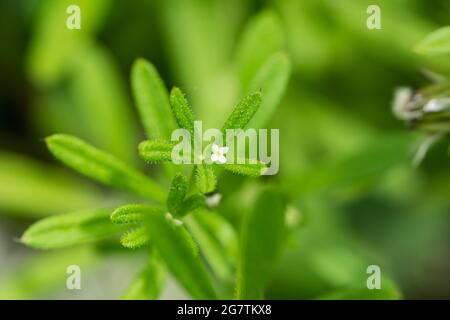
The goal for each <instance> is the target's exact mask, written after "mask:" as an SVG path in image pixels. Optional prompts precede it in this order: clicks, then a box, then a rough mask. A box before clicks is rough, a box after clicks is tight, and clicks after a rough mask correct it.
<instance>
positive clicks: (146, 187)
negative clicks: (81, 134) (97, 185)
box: [46, 134, 165, 202]
mask: <svg viewBox="0 0 450 320" xmlns="http://www.w3.org/2000/svg"><path fill="white" fill-rule="evenodd" d="M46 142H47V146H48V148H49V150H50V152H51V153H52V154H53V155H54V156H55V157H56V158H57V159H59V160H60V161H62V162H63V163H64V164H66V165H67V166H69V167H71V168H72V169H74V170H76V171H78V172H80V173H81V174H84V175H85V176H88V177H90V178H92V179H95V180H97V181H100V182H102V183H104V184H106V185H109V186H111V187H116V188H119V189H123V190H127V191H130V192H133V193H136V194H138V195H140V196H143V197H146V198H149V199H152V200H156V201H161V202H162V201H164V200H165V192H164V189H162V188H161V187H160V186H159V185H158V184H156V183H155V182H154V181H152V180H151V179H150V178H148V177H146V176H144V175H143V174H141V173H140V172H138V171H135V170H134V169H132V168H129V167H128V166H127V165H126V164H124V163H123V162H121V161H119V160H118V159H116V158H115V157H113V156H112V155H110V154H108V153H105V152H103V151H101V150H98V149H96V148H94V147H92V146H91V145H89V144H87V143H86V142H84V141H82V140H80V139H78V138H76V137H72V136H69V135H64V134H56V135H53V136H50V137H48V138H47V139H46Z"/></svg>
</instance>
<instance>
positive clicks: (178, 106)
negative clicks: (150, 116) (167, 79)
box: [170, 88, 194, 137]
mask: <svg viewBox="0 0 450 320" xmlns="http://www.w3.org/2000/svg"><path fill="white" fill-rule="evenodd" d="M170 106H171V107H172V111H173V114H174V115H175V119H176V121H177V123H178V126H179V127H180V128H184V129H186V130H189V132H190V133H191V137H193V136H194V115H193V113H192V110H191V107H190V106H189V103H188V101H187V99H186V97H185V96H184V94H183V92H181V90H180V89H179V88H173V89H172V91H171V92H170Z"/></svg>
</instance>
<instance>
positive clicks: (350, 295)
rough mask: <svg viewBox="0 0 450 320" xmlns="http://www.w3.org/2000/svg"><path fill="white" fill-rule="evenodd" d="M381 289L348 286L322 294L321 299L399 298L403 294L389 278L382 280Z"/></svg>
mask: <svg viewBox="0 0 450 320" xmlns="http://www.w3.org/2000/svg"><path fill="white" fill-rule="evenodd" d="M381 283H382V285H381V288H380V289H372V290H370V289H368V288H348V289H342V290H337V291H335V292H332V293H329V294H326V295H323V296H320V297H319V299H320V300H399V299H401V294H400V292H399V291H398V289H397V287H396V286H395V285H394V284H393V283H392V282H391V281H390V280H389V279H388V278H387V277H383V279H382V280H381Z"/></svg>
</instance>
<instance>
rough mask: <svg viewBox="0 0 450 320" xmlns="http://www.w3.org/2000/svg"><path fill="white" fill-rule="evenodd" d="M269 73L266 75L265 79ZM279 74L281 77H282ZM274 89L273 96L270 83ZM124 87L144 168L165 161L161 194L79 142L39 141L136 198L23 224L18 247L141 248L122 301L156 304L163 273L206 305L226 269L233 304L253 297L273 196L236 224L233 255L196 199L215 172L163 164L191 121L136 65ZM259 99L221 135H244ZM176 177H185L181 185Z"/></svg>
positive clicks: (259, 282) (246, 103)
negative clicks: (141, 258)
mask: <svg viewBox="0 0 450 320" xmlns="http://www.w3.org/2000/svg"><path fill="white" fill-rule="evenodd" d="M273 64H274V60H273V59H271V60H269V61H268V62H267V64H265V65H264V66H263V69H262V71H261V72H260V73H258V74H257V76H256V80H255V81H262V82H263V83H265V82H266V77H264V74H267V71H266V70H277V68H276V67H273ZM269 74H270V77H271V78H273V77H274V76H273V73H272V72H269ZM278 74H280V72H278ZM281 76H282V77H285V75H284V73H283V72H282V71H281ZM275 78H277V77H276V76H275ZM275 80H276V79H275ZM276 85H277V86H278V89H277V90H280V89H281V88H280V85H279V83H278V84H276ZM132 87H133V92H134V95H135V100H136V103H137V106H138V110H139V113H140V116H141V119H142V122H143V124H144V128H145V130H146V132H147V135H148V136H149V138H150V139H149V140H146V141H144V142H142V143H141V144H140V145H139V154H140V156H141V157H142V158H143V159H144V160H146V161H148V162H150V163H165V165H166V169H167V170H166V173H167V176H169V177H172V179H171V184H170V188H169V190H168V191H166V190H165V188H164V187H163V186H161V184H160V183H158V182H156V181H154V180H153V179H152V178H150V177H148V176H146V175H145V174H143V173H140V172H139V171H137V170H135V169H134V168H132V167H130V166H129V165H127V164H126V163H125V162H123V161H121V160H119V159H117V158H116V157H115V156H113V155H111V154H109V153H107V152H104V151H102V150H99V149H97V148H95V147H93V146H91V145H89V144H88V143H86V142H84V141H83V140H81V139H79V138H76V137H74V136H70V135H65V134H55V135H52V136H50V137H48V138H47V139H46V140H45V141H46V144H47V147H48V149H49V150H50V152H51V153H52V154H53V155H54V157H55V158H57V159H58V160H60V161H61V162H63V163H64V164H65V165H67V166H68V167H70V168H72V169H74V170H76V171H78V172H79V173H81V174H83V175H85V176H87V177H89V178H91V179H94V180H96V181H98V182H100V183H102V184H104V185H107V186H110V187H113V188H117V189H120V190H123V191H127V192H129V193H131V194H134V195H136V196H139V197H141V198H142V199H143V201H141V203H139V204H126V205H122V206H119V207H118V208H116V209H93V210H91V211H83V212H73V213H68V214H63V215H58V216H54V217H49V218H45V219H42V220H40V221H38V222H36V223H35V224H33V225H32V226H30V227H29V228H28V229H27V230H26V231H25V233H24V234H23V236H22V238H21V241H22V242H23V243H25V244H27V245H28V246H31V247H33V248H38V249H56V248H62V247H67V246H72V245H79V244H89V243H96V242H98V241H100V240H107V239H111V238H115V237H117V236H119V235H121V238H120V243H121V244H122V246H124V247H126V248H130V249H136V248H140V247H145V248H146V249H147V251H148V253H149V261H148V264H147V266H146V267H145V269H144V270H143V271H142V273H141V274H140V275H139V276H138V278H137V279H136V280H135V281H134V282H133V283H132V284H131V286H130V288H129V289H128V291H127V292H126V293H125V295H124V297H125V298H130V299H153V298H157V297H158V293H159V291H160V289H161V287H162V283H163V279H164V270H165V269H168V270H169V271H170V273H171V274H172V275H173V276H174V277H175V278H176V279H177V280H178V282H179V283H180V284H181V285H182V286H183V287H184V288H185V290H186V291H187V292H188V293H189V294H190V295H191V296H192V297H193V298H196V299H215V298H218V297H221V296H224V294H223V293H222V295H221V294H220V293H218V292H223V290H224V289H223V287H224V281H225V280H229V279H230V276H231V277H232V273H233V269H234V265H236V264H237V274H238V276H237V291H236V293H237V298H262V297H263V292H264V289H265V287H266V285H267V282H268V280H269V276H270V273H271V271H272V268H273V265H274V261H275V258H276V257H277V256H278V255H279V253H280V250H281V247H282V241H283V237H284V232H283V230H284V211H285V200H284V197H283V195H282V194H280V193H279V192H276V191H274V190H272V189H270V188H269V189H265V191H263V192H262V193H261V195H260V196H259V197H258V199H257V200H256V205H255V209H254V210H252V212H251V213H250V214H249V215H248V216H246V217H245V218H244V222H243V224H242V230H241V233H242V237H240V240H239V241H240V245H239V249H238V251H239V254H236V252H235V251H236V249H235V246H236V242H237V241H238V240H237V239H236V235H235V231H234V230H233V228H231V227H228V226H227V223H226V221H225V220H224V219H223V218H221V217H220V216H219V215H218V214H217V213H215V212H213V211H212V210H210V208H208V206H207V205H206V202H205V199H206V197H208V196H210V194H211V193H213V192H214V191H215V190H216V185H217V178H216V176H217V175H219V174H220V173H221V171H220V168H219V167H218V166H217V165H207V164H198V165H194V166H193V167H188V166H184V165H179V166H175V165H174V164H171V163H170V160H171V150H172V147H173V145H174V143H173V142H171V141H169V140H167V138H168V137H169V136H170V134H171V132H172V130H174V129H176V128H177V125H178V127H179V128H185V129H187V130H188V131H190V132H193V128H194V120H193V119H194V116H193V113H192V111H191V108H190V106H189V105H188V102H187V100H186V98H185V96H184V94H183V93H182V92H181V90H180V89H178V88H174V89H173V90H172V92H171V94H170V98H169V97H168V94H167V91H166V88H165V86H164V83H163V82H162V80H161V78H160V77H159V75H158V72H157V71H156V69H155V68H154V66H153V65H152V64H150V63H149V62H147V61H145V60H143V59H139V60H137V61H136V63H135V64H134V66H133V70H132ZM281 90H282V89H281ZM269 93H270V92H269ZM269 96H270V95H269ZM261 101H262V94H261V92H259V91H257V92H255V93H251V94H249V95H247V96H246V97H244V98H243V99H242V100H241V102H240V103H238V104H237V106H236V107H235V108H234V110H233V111H232V112H231V114H230V116H229V117H228V120H226V122H225V124H224V126H223V127H222V130H223V131H224V130H226V129H229V128H233V129H242V128H244V127H245V126H246V125H247V124H248V123H249V122H250V121H251V119H252V118H253V116H254V115H255V114H256V113H257V111H258V108H259V107H260V105H261ZM272 104H273V102H272ZM263 111H264V110H263ZM267 112H273V107H272V106H270V107H267V106H266V111H265V113H266V116H264V115H262V116H260V118H261V117H267ZM171 113H172V114H173V116H174V118H172V117H171V116H170V114H171ZM197 138H198V137H194V136H193V137H192V139H197ZM221 167H223V168H224V169H225V170H227V171H231V172H233V173H237V174H241V175H247V176H259V175H260V173H261V169H262V168H263V167H264V164H263V163H261V162H256V164H249V163H246V164H225V165H223V166H221ZM184 172H188V174H189V175H190V176H191V177H194V178H193V179H189V180H188V179H187V178H186V176H185V174H184ZM208 229H209V230H208ZM233 247H234V249H233ZM201 254H202V255H203V256H204V257H205V260H206V263H205V261H204V260H203V259H202V258H201ZM268 257H269V259H268ZM236 260H238V261H239V262H237V261H236ZM213 279H214V280H216V281H213ZM225 282H226V281H225ZM228 295H229V294H225V296H228Z"/></svg>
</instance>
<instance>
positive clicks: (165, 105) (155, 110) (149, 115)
mask: <svg viewBox="0 0 450 320" xmlns="http://www.w3.org/2000/svg"><path fill="white" fill-rule="evenodd" d="M131 84H132V87H133V94H134V98H135V100H136V104H137V107H138V110H139V114H140V116H141V119H142V122H143V125H144V128H145V131H146V132H147V135H148V136H149V137H150V138H163V139H164V138H168V137H170V134H171V133H172V131H173V130H174V129H176V124H175V121H174V119H173V117H172V116H171V115H172V114H171V110H170V104H169V98H168V93H167V89H166V87H165V85H164V83H163V81H162V80H161V78H160V76H159V74H158V71H157V70H156V68H155V67H154V66H153V65H152V64H151V63H150V62H148V61H146V60H144V59H138V60H136V62H135V63H134V65H133V67H132V71H131Z"/></svg>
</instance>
